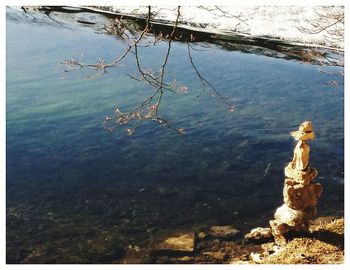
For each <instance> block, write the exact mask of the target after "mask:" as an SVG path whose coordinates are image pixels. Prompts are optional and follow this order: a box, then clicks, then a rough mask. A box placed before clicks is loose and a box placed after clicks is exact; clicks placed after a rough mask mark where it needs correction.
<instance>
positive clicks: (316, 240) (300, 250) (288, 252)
mask: <svg viewBox="0 0 350 270" xmlns="http://www.w3.org/2000/svg"><path fill="white" fill-rule="evenodd" d="M343 262H344V219H343V218H341V219H336V220H334V221H332V222H330V223H326V224H320V225H316V226H314V227H313V228H311V233H310V234H308V235H304V236H297V237H294V238H293V239H292V240H290V241H289V242H288V243H287V245H286V246H284V247H283V248H282V249H281V250H280V251H279V252H276V253H274V254H271V255H268V256H266V257H264V258H262V261H261V263H263V264H339V263H343Z"/></svg>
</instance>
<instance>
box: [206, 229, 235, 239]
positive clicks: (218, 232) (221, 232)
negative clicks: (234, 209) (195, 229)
mask: <svg viewBox="0 0 350 270" xmlns="http://www.w3.org/2000/svg"><path fill="white" fill-rule="evenodd" d="M208 235H209V236H211V237H213V238H218V239H230V238H234V237H237V236H239V235H240V230H237V229H236V228H234V227H232V226H212V227H210V230H209V232H208Z"/></svg>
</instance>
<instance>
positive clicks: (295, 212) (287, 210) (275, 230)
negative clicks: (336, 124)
mask: <svg viewBox="0 0 350 270" xmlns="http://www.w3.org/2000/svg"><path fill="white" fill-rule="evenodd" d="M291 135H292V136H293V137H294V138H295V139H296V140H298V143H297V145H296V147H295V149H294V156H293V160H292V161H291V162H290V163H289V164H288V166H287V167H285V170H284V173H285V176H286V178H285V181H284V188H283V201H284V204H283V205H282V206H281V207H279V208H277V210H276V212H275V215H274V220H271V221H270V226H271V228H272V234H273V236H274V237H275V242H276V243H277V244H279V245H284V244H285V243H286V238H285V234H286V233H287V232H288V231H307V230H308V221H310V220H312V219H314V218H315V217H316V210H317V208H316V205H317V200H318V199H319V197H320V195H321V193H322V186H321V184H319V183H315V182H314V181H313V180H314V179H315V178H316V176H317V171H316V170H315V169H314V168H313V167H312V166H311V165H310V163H309V153H310V147H309V146H308V145H307V144H306V141H307V140H313V139H314V137H315V134H314V132H313V130H312V123H311V122H310V121H306V122H304V123H302V124H301V125H300V127H299V130H298V131H294V132H291Z"/></svg>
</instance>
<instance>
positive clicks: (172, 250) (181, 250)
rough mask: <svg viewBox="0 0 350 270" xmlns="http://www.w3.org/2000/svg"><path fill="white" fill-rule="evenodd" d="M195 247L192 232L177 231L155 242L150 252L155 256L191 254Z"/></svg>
mask: <svg viewBox="0 0 350 270" xmlns="http://www.w3.org/2000/svg"><path fill="white" fill-rule="evenodd" d="M194 249H195V234H194V232H188V233H178V234H175V235H173V236H170V237H168V238H166V239H163V240H161V241H159V242H157V243H156V244H155V245H154V247H153V249H152V253H153V254H154V255H156V256H186V255H192V254H193V253H194Z"/></svg>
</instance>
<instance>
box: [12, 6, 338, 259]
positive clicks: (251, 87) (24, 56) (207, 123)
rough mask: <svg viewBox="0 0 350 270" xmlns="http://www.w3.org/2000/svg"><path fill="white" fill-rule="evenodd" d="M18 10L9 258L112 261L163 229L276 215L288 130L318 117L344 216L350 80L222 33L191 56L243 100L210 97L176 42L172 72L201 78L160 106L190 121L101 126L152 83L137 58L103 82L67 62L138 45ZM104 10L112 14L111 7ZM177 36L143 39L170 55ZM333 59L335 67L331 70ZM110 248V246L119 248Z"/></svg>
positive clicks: (156, 53) (331, 203)
mask: <svg viewBox="0 0 350 270" xmlns="http://www.w3.org/2000/svg"><path fill="white" fill-rule="evenodd" d="M23 16H24V15H23V13H21V12H20V11H15V10H13V9H8V10H7V41H6V42H7V66H6V68H7V90H6V99H7V101H6V103H7V107H6V111H7V121H6V132H7V135H6V146H7V153H6V162H7V165H6V166H7V171H6V173H7V179H6V192H7V193H6V195H7V197H6V200H7V205H6V207H7V228H6V230H7V239H6V240H7V260H8V262H15V263H23V262H24V263H32V262H41V263H42V262H44V263H45V262H50V263H94V262H112V261H113V260H114V259H115V258H117V257H118V256H119V255H117V254H113V252H117V251H119V250H120V249H121V248H126V247H128V245H130V244H132V245H137V246H140V247H141V248H144V249H147V248H148V246H149V245H150V244H151V243H152V241H153V239H154V238H155V237H156V236H157V235H159V234H165V233H168V232H173V231H176V230H189V229H196V228H199V227H202V226H210V225H226V224H231V225H234V226H235V227H237V228H239V229H241V230H243V231H245V230H246V231H247V230H250V229H251V228H252V227H255V226H257V225H264V226H266V224H267V221H268V220H269V219H270V218H271V217H272V215H273V211H274V210H275V208H276V207H277V206H279V205H281V204H282V186H283V181H284V176H283V168H284V166H285V165H286V164H287V163H288V162H289V161H290V159H291V158H292V151H293V147H294V142H293V139H292V138H291V137H290V136H289V132H290V131H292V130H294V129H296V128H297V127H298V125H299V124H300V123H301V122H303V121H305V120H312V122H313V124H314V129H315V133H316V139H315V140H314V141H313V142H311V143H310V145H311V151H312V152H311V162H312V164H313V166H314V167H315V168H317V169H318V171H319V177H318V179H317V181H318V182H320V183H322V185H324V193H323V195H322V197H321V199H320V201H319V213H320V215H342V211H343V191H344V187H343V178H344V175H343V171H344V150H343V149H344V136H343V134H344V118H343V113H344V106H343V105H344V103H343V102H344V91H343V86H342V85H341V86H338V87H330V86H328V85H326V84H325V83H327V82H328V81H331V80H342V79H341V78H338V77H335V76H334V77H333V76H326V75H324V74H321V73H320V72H319V71H318V68H319V67H318V66H316V65H305V64H302V63H300V62H297V61H291V60H284V59H277V58H271V57H267V56H262V55H258V54H246V53H243V52H240V51H228V50H224V49H221V48H219V47H217V46H214V45H210V46H209V47H208V48H207V49H206V50H205V51H193V59H194V61H195V63H196V65H197V67H198V69H199V70H200V71H201V73H202V74H203V75H204V76H205V78H206V79H207V80H208V81H210V82H212V83H213V84H214V85H215V87H216V88H217V89H218V90H219V91H220V93H222V94H223V95H224V96H227V97H230V98H232V100H233V102H234V104H235V106H236V111H235V112H228V111H227V110H226V109H223V108H217V107H216V105H217V103H216V101H215V99H213V98H211V97H209V96H206V95H204V94H203V95H201V96H200V97H198V98H197V95H198V93H199V92H200V90H201V83H200V81H199V80H198V78H197V77H196V75H195V73H194V71H193V69H192V67H191V65H190V62H189V59H188V55H187V46H186V44H183V43H179V42H174V43H173V46H172V50H171V53H170V57H169V64H168V66H167V71H168V76H169V80H172V79H175V78H176V80H177V81H178V82H179V83H180V84H183V85H186V86H187V87H188V89H189V91H188V93H187V94H173V93H167V94H166V95H165V96H164V99H163V103H162V107H161V110H160V113H161V115H162V116H163V117H164V118H166V119H168V120H169V121H170V122H171V123H172V125H173V126H174V127H176V128H184V129H185V131H186V133H185V135H184V136H179V135H178V134H177V133H174V132H171V131H170V130H166V129H162V128H160V127H159V126H157V125H156V124H152V123H146V124H144V125H142V126H141V127H140V128H139V129H137V132H136V133H135V134H134V135H133V136H127V135H126V132H125V128H123V129H121V130H119V131H118V132H115V133H109V132H106V131H105V130H104V129H103V119H104V117H105V116H106V115H108V114H110V113H111V112H112V111H113V109H114V108H115V106H116V105H118V106H120V107H121V108H123V109H127V108H131V107H132V106H135V105H137V104H138V103H139V102H141V101H142V100H144V98H145V97H147V95H149V94H150V93H151V90H150V89H149V87H148V86H147V85H145V84H143V83H139V82H137V81H135V80H131V79H130V78H129V77H127V76H125V73H131V74H135V73H137V71H136V69H135V62H134V58H133V56H129V57H127V58H126V59H125V61H124V62H123V66H122V67H120V68H116V69H113V70H111V71H110V73H109V74H107V75H106V76H103V77H100V78H98V79H96V80H89V79H86V75H87V74H93V71H85V70H81V71H76V72H71V73H65V72H64V67H63V66H62V65H61V64H60V63H61V62H63V61H64V60H65V59H67V58H71V57H72V56H77V57H79V56H80V55H81V54H84V58H83V59H84V60H85V61H87V62H96V61H97V60H98V58H99V57H102V58H104V59H107V60H113V59H114V58H115V57H116V56H117V55H120V54H121V53H122V52H123V50H124V48H125V46H126V44H125V42H123V41H121V40H120V39H117V38H114V37H111V36H108V35H105V34H101V32H100V31H96V29H95V28H93V27H86V26H85V25H78V24H70V25H68V26H67V25H66V26H62V25H60V24H57V23H39V22H38V21H35V20H34V21H33V20H30V19H23ZM100 20H102V21H103V20H107V19H103V18H101V19H100ZM165 50H166V43H165V42H164V43H160V44H159V45H158V46H156V47H155V48H153V47H151V48H143V49H141V51H140V55H141V60H142V63H143V64H144V66H150V67H153V68H154V69H157V68H158V67H159V64H160V63H161V62H162V58H163V57H164V53H165ZM328 69H329V70H332V69H331V68H328ZM111 252H112V255H113V256H114V257H113V256H111V257H108V256H106V254H110V253H111Z"/></svg>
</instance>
